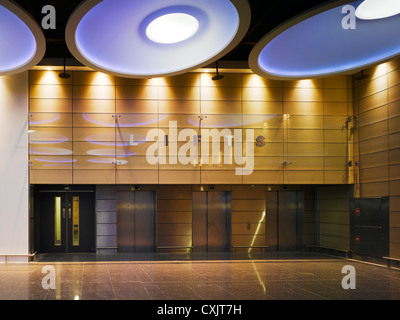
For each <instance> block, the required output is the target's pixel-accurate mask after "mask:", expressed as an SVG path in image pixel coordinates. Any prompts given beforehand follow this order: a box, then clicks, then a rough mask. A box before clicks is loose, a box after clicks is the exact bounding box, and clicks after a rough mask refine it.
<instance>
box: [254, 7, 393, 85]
mask: <svg viewBox="0 0 400 320" xmlns="http://www.w3.org/2000/svg"><path fill="white" fill-rule="evenodd" d="M370 1H371V3H372V2H379V4H381V1H373V0H370ZM370 1H369V0H366V1H365V2H363V1H355V2H354V1H335V2H333V3H330V4H328V5H325V6H322V7H318V8H316V9H314V10H311V11H309V12H307V13H305V14H303V15H301V16H299V17H297V18H294V19H292V20H290V21H288V22H286V23H285V24H283V25H282V26H280V27H278V28H277V29H275V30H274V31H272V32H271V33H269V34H267V35H266V36H264V37H263V38H262V39H261V40H260V41H259V42H258V43H257V44H256V45H255V47H254V48H253V50H252V51H251V53H250V56H249V66H250V68H251V70H252V71H253V72H254V73H256V74H258V75H260V76H263V77H266V78H270V79H280V80H295V79H311V78H319V77H326V76H333V75H339V74H348V75H350V74H351V75H352V74H354V73H356V72H359V71H360V70H362V69H365V68H366V67H369V66H372V65H376V64H378V63H383V62H386V61H388V60H391V59H393V58H395V57H396V56H398V55H399V54H400V41H399V38H398V30H400V15H396V16H392V17H390V18H387V19H379V20H373V21H371V20H360V19H356V17H355V16H354V17H352V16H351V15H352V13H351V12H350V11H346V10H344V11H343V9H345V8H346V7H344V6H345V5H349V6H350V7H347V8H351V7H352V8H354V10H353V11H356V10H355V9H356V8H359V6H360V5H364V4H365V3H366V5H369V3H370ZM385 2H386V1H385ZM396 2H397V1H396ZM382 5H383V2H382ZM370 8H371V7H370ZM353 13H354V12H353ZM351 18H353V19H355V28H345V27H344V25H343V22H346V21H348V20H346V19H351Z"/></svg>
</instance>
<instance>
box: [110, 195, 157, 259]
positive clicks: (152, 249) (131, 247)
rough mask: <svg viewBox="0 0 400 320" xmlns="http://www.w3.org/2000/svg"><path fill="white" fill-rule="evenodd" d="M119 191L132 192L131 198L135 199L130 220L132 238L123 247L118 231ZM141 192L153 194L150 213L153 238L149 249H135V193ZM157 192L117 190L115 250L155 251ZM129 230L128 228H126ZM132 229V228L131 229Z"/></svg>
mask: <svg viewBox="0 0 400 320" xmlns="http://www.w3.org/2000/svg"><path fill="white" fill-rule="evenodd" d="M121 193H126V194H132V195H133V198H134V199H135V200H134V202H133V204H132V205H133V210H134V213H133V221H132V225H131V228H132V229H133V234H132V237H133V239H131V240H133V241H132V244H131V245H128V246H125V247H124V248H123V247H122V246H120V238H119V236H120V232H121V228H122V226H121V219H120V218H121V216H120V214H121V213H120V196H119V195H120V194H121ZM143 193H149V194H150V193H151V194H152V196H153V202H152V203H153V213H152V222H153V231H152V233H153V237H152V238H153V239H152V246H151V249H150V248H149V249H145V250H137V248H136V247H137V246H136V243H137V242H136V222H135V220H136V208H135V206H136V195H137V194H143ZM156 201H157V193H156V191H125V190H118V191H117V251H118V252H125V253H134V252H155V251H156V245H157V237H156V234H157V233H156V225H157V204H156ZM128 231H129V230H128ZM131 231H132V230H131ZM128 240H129V239H128Z"/></svg>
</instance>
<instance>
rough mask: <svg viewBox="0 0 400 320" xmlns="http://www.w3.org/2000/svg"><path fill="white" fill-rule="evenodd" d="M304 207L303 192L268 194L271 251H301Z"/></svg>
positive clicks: (267, 223) (268, 231)
mask: <svg viewBox="0 0 400 320" xmlns="http://www.w3.org/2000/svg"><path fill="white" fill-rule="evenodd" d="M303 207H304V195H303V192H300V191H285V192H275V191H273V192H267V194H266V208H267V216H266V234H267V245H268V247H269V250H278V251H294V250H298V249H301V247H302V244H303V240H302V238H303V211H304V209H303Z"/></svg>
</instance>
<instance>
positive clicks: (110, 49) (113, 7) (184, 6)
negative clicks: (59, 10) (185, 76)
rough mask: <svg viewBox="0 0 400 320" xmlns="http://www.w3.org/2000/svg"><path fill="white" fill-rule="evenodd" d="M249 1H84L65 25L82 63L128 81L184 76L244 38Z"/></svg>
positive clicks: (76, 56) (75, 52)
mask: <svg viewBox="0 0 400 320" xmlns="http://www.w3.org/2000/svg"><path fill="white" fill-rule="evenodd" d="M250 19H251V13H250V6H249V3H248V1H247V0H202V1H198V0H175V1H172V0H170V1H159V0H146V1H143V0H130V1H126V0H103V1H102V0H86V1H84V2H83V3H82V4H81V5H80V6H79V7H78V8H77V9H76V10H75V12H74V13H73V14H72V15H71V17H70V19H69V21H68V23H67V27H66V42H67V46H68V48H69V50H70V51H71V53H72V54H73V55H74V56H75V58H76V59H77V60H79V61H80V62H81V63H83V64H84V65H86V66H88V67H90V68H92V69H94V70H97V71H101V72H104V73H108V74H111V75H115V76H121V77H126V78H152V77H164V76H172V75H176V74H181V73H185V72H188V71H191V70H194V69H197V68H200V67H202V66H204V65H207V64H210V63H211V62H213V61H216V60H217V59H219V58H220V57H222V56H224V55H225V54H226V53H228V52H229V51H231V50H232V49H233V48H234V47H235V46H236V45H237V44H238V43H239V42H240V41H241V39H242V38H243V37H244V35H245V34H246V32H247V30H248V28H249V25H250Z"/></svg>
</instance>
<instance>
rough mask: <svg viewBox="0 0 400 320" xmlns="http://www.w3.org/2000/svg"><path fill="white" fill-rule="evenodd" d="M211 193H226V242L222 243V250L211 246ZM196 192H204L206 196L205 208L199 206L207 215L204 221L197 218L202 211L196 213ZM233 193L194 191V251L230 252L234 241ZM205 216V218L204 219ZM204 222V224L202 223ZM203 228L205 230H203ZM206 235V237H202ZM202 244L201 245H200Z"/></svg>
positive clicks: (199, 217)
mask: <svg viewBox="0 0 400 320" xmlns="http://www.w3.org/2000/svg"><path fill="white" fill-rule="evenodd" d="M210 193H214V194H215V193H224V194H225V205H226V206H225V209H226V211H225V243H224V245H221V248H223V249H221V250H215V249H214V248H215V247H214V248H212V249H211V250H210V247H209V232H208V231H209V210H208V209H209V206H208V203H209V202H208V200H209V194H210ZM195 194H199V195H200V194H202V195H203V194H204V197H205V203H200V205H201V204H205V207H204V208H198V209H199V210H203V211H204V212H203V213H202V214H203V215H205V217H203V219H202V220H203V221H197V219H201V216H200V215H201V213H200V215H199V216H196V215H198V213H195V210H196V206H195V198H196V196H195ZM231 198H232V194H231V192H230V191H193V192H192V202H193V207H192V244H193V251H194V252H230V251H231V243H232V201H231ZM204 218H205V220H204ZM202 224H203V225H202ZM201 229H203V230H201ZM202 237H204V239H202ZM199 244H200V245H199Z"/></svg>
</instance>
